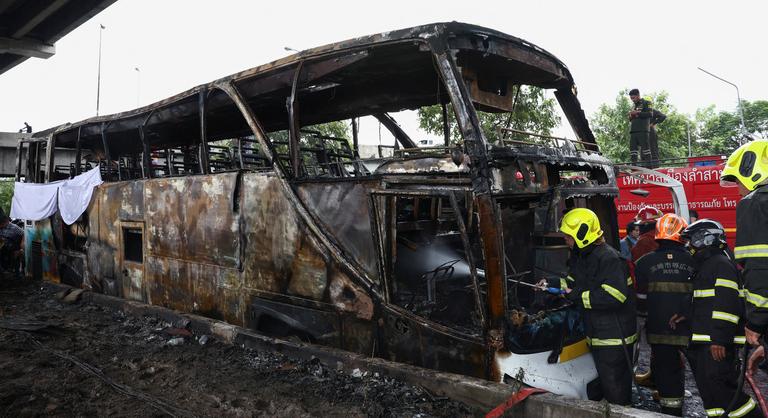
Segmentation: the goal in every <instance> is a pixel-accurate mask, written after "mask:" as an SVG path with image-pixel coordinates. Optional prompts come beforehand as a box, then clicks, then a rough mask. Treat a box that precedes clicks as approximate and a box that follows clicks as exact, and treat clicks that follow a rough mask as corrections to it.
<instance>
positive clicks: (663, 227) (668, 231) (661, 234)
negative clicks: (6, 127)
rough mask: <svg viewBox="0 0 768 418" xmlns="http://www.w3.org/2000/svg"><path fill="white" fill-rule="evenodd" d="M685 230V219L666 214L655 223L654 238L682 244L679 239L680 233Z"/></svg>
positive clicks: (686, 225) (686, 223) (686, 224)
mask: <svg viewBox="0 0 768 418" xmlns="http://www.w3.org/2000/svg"><path fill="white" fill-rule="evenodd" d="M685 228H688V222H685V219H683V218H681V217H679V216H677V215H675V214H674V213H668V214H666V215H664V216H662V217H661V218H659V221H658V222H656V235H655V237H654V238H656V239H667V240H670V241H677V242H681V243H684V242H685V240H683V239H682V238H681V237H680V233H681V232H683V230H684V229H685Z"/></svg>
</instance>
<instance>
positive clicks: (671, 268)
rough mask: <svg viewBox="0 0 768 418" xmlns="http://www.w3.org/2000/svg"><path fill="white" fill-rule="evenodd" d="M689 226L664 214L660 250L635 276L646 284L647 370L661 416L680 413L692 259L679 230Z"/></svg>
mask: <svg viewBox="0 0 768 418" xmlns="http://www.w3.org/2000/svg"><path fill="white" fill-rule="evenodd" d="M687 226H688V224H687V223H686V222H685V220H683V218H681V217H679V216H677V215H675V214H672V213H668V214H666V215H664V216H662V217H661V218H660V219H659V220H658V221H657V222H656V230H655V237H656V241H657V242H658V243H659V248H657V249H656V250H655V251H653V252H650V253H648V254H646V255H644V256H643V257H641V258H640V259H639V260H638V261H637V267H636V268H635V276H636V278H637V281H638V282H644V283H647V284H648V300H647V302H648V318H647V320H646V322H645V324H646V328H645V335H646V338H647V340H648V343H649V344H650V345H651V370H653V371H654V376H653V380H654V382H655V384H656V387H657V389H658V391H659V403H660V404H661V412H662V413H663V414H669V415H676V416H683V395H684V390H685V364H684V363H683V361H682V359H681V353H682V352H683V350H684V349H685V347H686V346H688V341H689V339H690V337H691V330H690V326H689V325H690V321H689V319H690V318H689V316H690V315H689V313H688V311H689V309H690V304H691V295H692V294H693V284H692V283H691V276H693V273H694V268H693V265H694V261H693V258H692V257H691V255H690V254H689V253H688V251H687V250H686V249H685V246H684V245H685V244H684V241H683V239H682V238H681V237H680V233H681V232H682V231H683V230H684V229H685V228H686V227H687Z"/></svg>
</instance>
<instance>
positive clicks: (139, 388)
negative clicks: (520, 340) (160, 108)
mask: <svg viewBox="0 0 768 418" xmlns="http://www.w3.org/2000/svg"><path fill="white" fill-rule="evenodd" d="M56 292H57V290H56V289H55V288H54V287H52V286H50V285H46V284H41V283H33V282H29V281H26V280H24V281H22V280H16V281H9V280H3V281H2V282H0V415H2V416H39V415H52V416H95V415H98V416H106V415H109V416H166V415H177V416H184V415H189V416H286V417H287V416H291V417H300V416H377V417H379V416H382V417H389V416H394V417H398V416H409V417H410V416H445V417H447V416H452V417H453V416H472V415H477V413H478V412H479V411H475V410H472V409H471V408H470V407H468V406H466V405H464V404H461V403H458V402H454V401H451V400H448V399H445V398H437V397H435V396H433V395H431V394H430V393H428V392H427V391H425V390H424V389H422V388H419V387H414V386H411V385H407V384H404V383H402V382H399V381H396V380H392V379H389V378H385V377H381V376H377V375H366V374H365V372H359V373H358V372H357V371H355V372H353V373H352V375H349V374H347V373H344V372H341V371H337V370H331V369H328V368H327V367H324V366H323V365H321V364H320V363H319V362H317V361H301V360H295V359H291V358H288V357H286V356H282V355H277V354H274V353H268V352H257V351H253V350H248V349H244V348H241V347H236V346H230V345H225V344H223V343H220V342H218V341H216V340H215V339H214V338H212V337H209V336H202V335H192V334H191V333H189V332H188V331H187V330H185V329H184V324H168V323H165V322H163V321H161V320H158V319H155V318H151V317H143V318H134V317H131V316H126V315H125V314H123V313H122V312H121V311H115V310H111V309H108V308H104V307H100V306H96V305H90V304H86V303H82V302H75V303H66V302H63V301H61V300H59V299H58V298H56ZM9 328H21V330H19V329H9ZM35 328H39V329H36V330H35Z"/></svg>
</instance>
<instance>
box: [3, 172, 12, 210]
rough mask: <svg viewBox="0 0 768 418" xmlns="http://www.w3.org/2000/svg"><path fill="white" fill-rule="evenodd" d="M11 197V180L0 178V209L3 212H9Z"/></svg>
mask: <svg viewBox="0 0 768 418" xmlns="http://www.w3.org/2000/svg"><path fill="white" fill-rule="evenodd" d="M11 199H13V181H11V180H0V209H2V210H3V213H5V214H6V215H9V214H10V213H11Z"/></svg>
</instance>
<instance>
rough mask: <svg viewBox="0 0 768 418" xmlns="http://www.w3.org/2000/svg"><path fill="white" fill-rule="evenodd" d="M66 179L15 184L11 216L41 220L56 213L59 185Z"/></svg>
mask: <svg viewBox="0 0 768 418" xmlns="http://www.w3.org/2000/svg"><path fill="white" fill-rule="evenodd" d="M62 184H64V180H62V181H56V182H53V183H19V182H16V183H15V184H14V186H13V200H12V201H11V218H15V219H25V220H30V221H39V220H41V219H46V218H48V217H50V216H52V215H53V214H54V213H56V209H57V205H56V200H57V195H58V192H59V186H61V185H62Z"/></svg>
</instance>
